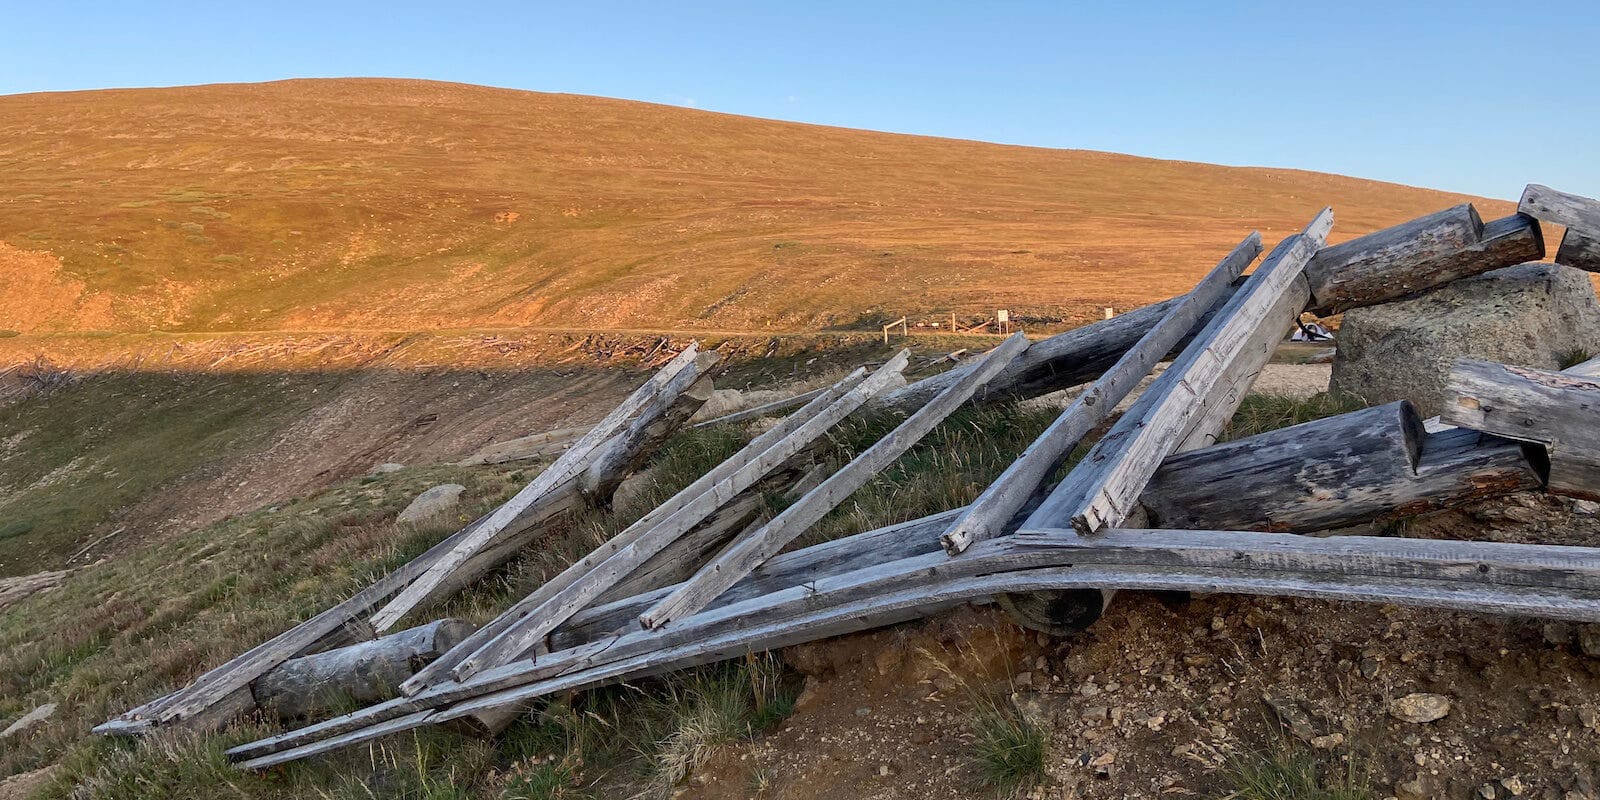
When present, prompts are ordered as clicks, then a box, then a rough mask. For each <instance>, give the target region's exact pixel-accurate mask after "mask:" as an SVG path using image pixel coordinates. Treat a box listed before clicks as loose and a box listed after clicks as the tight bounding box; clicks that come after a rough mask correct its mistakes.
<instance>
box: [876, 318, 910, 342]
mask: <svg viewBox="0 0 1600 800" xmlns="http://www.w3.org/2000/svg"><path fill="white" fill-rule="evenodd" d="M896 325H899V326H900V335H901V336H910V335H911V330H910V328H908V327H906V318H905V317H901V318H899V319H897V320H895V321H894V322H891V323H889V324H888V325H885V326H883V343H884V344H888V343H889V331H891V330H894V326H896Z"/></svg>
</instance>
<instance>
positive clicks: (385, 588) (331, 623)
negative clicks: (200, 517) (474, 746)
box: [124, 517, 487, 724]
mask: <svg viewBox="0 0 1600 800" xmlns="http://www.w3.org/2000/svg"><path fill="white" fill-rule="evenodd" d="M485 518H487V517H484V518H480V519H479V520H478V521H476V522H474V523H472V524H471V525H468V526H467V527H465V528H463V529H461V530H460V531H458V532H456V533H454V534H452V535H450V536H449V537H446V538H445V539H444V540H443V541H441V542H439V543H438V544H436V545H434V546H433V547H432V548H430V549H429V550H428V551H427V552H425V553H423V554H422V555H421V556H418V557H417V558H415V559H413V560H412V561H411V562H410V563H408V564H406V565H405V566H402V567H400V568H399V569H397V570H395V571H394V572H391V573H389V574H388V575H385V576H383V577H382V578H379V579H378V580H376V581H374V582H373V583H372V584H371V585H369V586H367V587H366V588H365V589H362V590H361V591H359V592H357V593H355V594H354V595H352V596H351V597H350V598H349V599H347V600H345V601H343V602H341V603H339V604H337V605H335V606H334V607H332V608H330V609H328V610H326V611H324V612H322V613H321V614H317V615H316V616H314V617H312V618H310V619H308V620H306V621H305V622H302V623H300V624H298V625H296V626H294V627H293V628H290V629H289V630H287V631H284V632H283V633H280V634H278V635H277V636H275V637H273V638H272V639H269V640H267V641H266V642H263V643H261V644H259V645H257V646H255V647H253V648H251V649H250V650H247V651H245V652H244V653H242V654H240V655H238V656H235V657H234V658H233V659H231V660H229V661H228V662H226V663H224V664H222V665H220V666H218V667H216V668H214V669H212V670H210V671H208V672H206V673H205V674H204V675H201V676H200V677H199V678H197V679H196V680H195V681H194V682H193V683H191V684H189V685H188V686H186V687H184V688H183V689H179V690H178V691H176V692H173V693H171V694H169V695H167V696H166V697H164V698H160V699H158V700H156V701H153V702H152V703H147V704H146V705H145V706H141V707H139V708H138V709H134V710H133V711H132V712H129V713H130V714H133V715H134V716H133V717H132V718H131V720H137V719H139V718H141V716H147V717H149V718H152V719H154V720H156V721H157V722H159V723H163V724H170V723H174V722H180V721H182V720H184V719H186V718H190V717H196V716H198V715H201V714H202V712H204V711H205V709H206V708H208V707H209V706H211V705H212V704H215V703H218V702H221V701H222V700H224V699H225V698H227V697H229V696H230V695H234V694H235V693H237V692H239V691H241V690H246V687H248V686H249V685H250V683H251V682H252V681H254V680H255V679H256V678H258V677H260V676H261V675H263V674H265V673H266V672H267V671H268V670H271V669H272V668H274V667H276V666H278V665H279V664H282V663H283V662H285V661H288V660H289V659H291V658H294V657H295V656H298V655H304V654H305V653H306V652H308V649H309V648H310V647H312V646H313V645H315V644H316V643H317V642H319V641H322V640H323V639H325V638H326V637H327V636H329V635H330V634H333V633H335V632H337V631H339V630H340V629H341V628H343V627H344V626H345V625H346V624H347V623H349V622H350V621H351V620H353V619H355V618H357V617H359V616H361V615H362V614H365V613H366V612H368V611H370V610H371V609H372V608H374V607H375V606H377V605H378V604H379V603H382V602H383V601H384V600H385V599H386V598H388V597H389V596H390V595H392V594H394V593H395V592H398V591H400V589H401V588H402V587H403V586H405V585H406V583H407V582H408V581H410V580H411V579H412V578H414V577H415V576H417V575H420V574H422V572H423V571H424V570H426V569H427V567H428V565H429V564H431V563H433V561H434V560H435V559H437V558H439V557H441V556H442V555H443V554H444V553H447V552H449V551H450V550H451V549H453V548H454V547H455V545H456V544H457V543H459V542H460V541H461V540H462V539H463V538H465V537H466V536H468V535H470V533H471V532H472V531H473V530H475V529H476V528H477V526H478V525H479V524H481V523H482V521H483V519H485ZM124 716H127V715H124Z"/></svg>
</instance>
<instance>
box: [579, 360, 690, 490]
mask: <svg viewBox="0 0 1600 800" xmlns="http://www.w3.org/2000/svg"><path fill="white" fill-rule="evenodd" d="M719 360H721V356H720V355H718V354H716V353H701V354H700V355H699V356H697V357H696V358H695V364H694V368H693V369H689V370H684V371H683V372H681V373H679V374H678V376H677V377H675V378H673V379H672V380H671V381H668V382H667V385H665V386H663V387H661V391H660V392H658V393H657V394H656V396H655V397H653V398H651V400H650V402H648V403H646V404H645V406H644V408H641V409H639V413H638V414H637V415H636V416H635V417H634V418H633V419H631V420H629V421H628V424H627V426H626V427H624V428H623V429H622V430H621V431H619V432H618V433H617V434H616V435H615V436H612V437H611V439H610V440H608V441H607V442H606V443H605V444H604V445H602V446H600V447H598V448H596V449H595V452H594V455H593V456H592V457H591V458H590V460H589V465H588V467H587V468H586V469H584V470H583V471H582V472H580V473H579V474H578V477H577V480H578V491H579V493H581V494H582V495H583V496H584V498H585V499H587V500H588V501H589V503H590V504H591V505H595V506H602V507H606V506H610V505H611V495H612V494H613V493H614V492H616V490H617V487H618V486H620V485H621V484H622V480H623V479H624V478H626V477H627V476H628V474H629V473H631V472H633V471H634V470H635V469H638V468H639V467H641V466H643V465H644V463H645V462H646V461H648V460H649V458H650V457H651V456H652V455H654V454H655V451H656V450H657V449H658V448H660V446H661V445H662V444H665V443H666V440H667V439H669V438H671V437H672V435H673V434H675V433H677V432H678V429H679V428H681V427H683V425H684V424H685V423H687V422H688V421H689V418H690V417H692V416H694V413H695V412H696V411H699V410H700V407H701V406H703V405H705V403H706V401H707V400H710V399H711V393H712V392H713V391H714V390H715V387H714V386H713V385H712V381H711V374H710V370H711V368H712V367H713V366H715V365H716V363H717V362H718V361H719Z"/></svg>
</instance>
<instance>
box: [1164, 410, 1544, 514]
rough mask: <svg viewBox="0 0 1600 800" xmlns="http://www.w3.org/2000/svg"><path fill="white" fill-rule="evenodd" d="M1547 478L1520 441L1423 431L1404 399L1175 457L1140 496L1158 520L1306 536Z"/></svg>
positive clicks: (1532, 484) (1527, 486)
mask: <svg viewBox="0 0 1600 800" xmlns="http://www.w3.org/2000/svg"><path fill="white" fill-rule="evenodd" d="M1542 484H1543V480H1542V478H1541V476H1540V474H1539V471H1538V469H1537V468H1536V467H1535V466H1534V464H1533V463H1532V462H1530V460H1529V459H1528V456H1527V454H1526V453H1525V452H1524V450H1523V446H1522V445H1520V444H1518V443H1517V442H1513V441H1510V440H1507V439H1501V438H1499V437H1495V436H1489V435H1486V434H1480V433H1478V432H1476V431H1469V430H1464V429H1456V430H1451V431H1445V432H1441V433H1436V434H1426V433H1424V432H1423V429H1422V420H1421V419H1420V418H1419V416H1418V414H1417V412H1416V409H1414V408H1413V407H1412V406H1411V404H1410V403H1407V402H1404V401H1401V402H1396V403H1389V404H1388V405H1383V406H1377V407H1375V408H1368V409H1362V410H1360V411H1354V412H1351V413H1348V414H1340V415H1338V416H1334V417H1328V418H1325V419H1320V420H1314V421H1311V422H1306V423H1303V424H1300V425H1295V426H1292V427H1288V428H1282V429H1280V430H1276V431H1269V432H1267V433H1262V434H1258V435H1256V436H1251V437H1248V438H1245V439H1239V440H1236V441H1232V442H1228V443H1226V444H1219V445H1213V446H1211V447H1207V448H1204V449H1201V450H1193V451H1190V452H1187V453H1180V454H1175V455H1172V456H1170V457H1168V458H1167V460H1166V461H1165V462H1164V463H1162V465H1161V468H1160V469H1159V470H1156V474H1155V475H1154V476H1153V477H1152V478H1151V479H1150V484H1149V486H1147V487H1145V491H1144V494H1142V495H1141V496H1140V498H1139V502H1140V503H1141V504H1142V505H1143V506H1144V508H1145V509H1146V510H1147V511H1148V512H1149V513H1150V521H1151V523H1152V524H1153V525H1154V526H1155V527H1161V528H1190V529H1200V528H1222V529H1238V530H1263V531H1286V532H1295V533H1310V532H1313V531H1320V530H1327V529H1335V528H1343V527H1348V526H1350V525H1356V524H1361V523H1366V522H1373V521H1380V520H1385V519H1395V518H1399V517H1405V516H1411V515H1414V514H1420V513H1424V512H1427V511H1436V510H1439V509H1442V508H1449V507H1452V506H1456V505H1460V504H1462V503H1465V502H1469V501H1471V500H1476V499H1480V498H1484V497H1494V496H1498V495H1503V494H1509V493H1511V492H1517V491H1524V490H1529V489H1537V488H1539V487H1540V486H1541V485H1542Z"/></svg>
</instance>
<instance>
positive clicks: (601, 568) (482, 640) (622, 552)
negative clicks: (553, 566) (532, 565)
mask: <svg viewBox="0 0 1600 800" xmlns="http://www.w3.org/2000/svg"><path fill="white" fill-rule="evenodd" d="M909 357H910V352H909V351H905V350H902V351H901V352H900V353H899V354H898V355H896V356H895V357H894V358H892V359H890V360H889V361H888V363H886V364H884V365H883V366H882V367H881V368H879V369H878V370H877V371H876V372H874V373H873V374H872V375H871V376H870V377H867V378H866V379H864V380H863V379H860V377H859V376H858V375H855V374H852V375H851V376H850V377H848V378H846V379H845V381H843V382H841V383H840V384H838V385H836V386H835V387H834V388H835V390H836V391H830V392H827V393H824V394H823V395H819V396H818V397H817V398H816V399H814V400H812V402H811V403H810V404H808V405H807V406H806V407H804V408H802V409H800V411H798V412H796V413H795V414H794V415H792V417H791V419H790V420H788V421H786V422H785V423H784V424H781V425H779V426H778V427H775V428H773V429H772V430H770V431H768V432H767V433H765V434H762V435H761V436H758V437H757V438H756V439H755V440H753V441H752V442H751V443H750V444H749V445H747V446H746V447H745V448H744V449H742V450H740V451H739V452H738V453H736V454H735V455H734V456H733V457H732V458H729V459H727V460H726V461H724V462H723V463H722V464H720V465H718V466H717V467H716V468H714V469H713V470H712V471H710V472H708V473H707V474H706V475H705V476H702V477H701V478H700V479H699V480H697V481H695V482H694V483H692V484H690V485H689V487H688V488H686V489H684V490H683V491H681V492H679V493H678V495H676V496H674V497H673V499H672V500H669V501H668V505H669V506H676V509H675V510H673V511H672V512H671V513H669V514H666V515H665V516H662V515H657V514H654V513H652V514H651V515H648V516H647V517H646V524H645V525H639V524H637V523H636V524H635V525H633V526H629V528H628V529H626V530H624V531H623V532H622V533H621V534H618V535H617V536H615V537H613V538H612V539H611V540H610V541H609V542H607V543H606V544H605V545H602V546H601V547H600V548H599V549H597V550H596V551H594V552H593V553H590V554H589V556H586V557H585V558H583V559H581V560H580V561H579V562H578V564H577V565H574V567H575V568H576V567H578V566H579V565H581V566H582V567H583V568H584V569H583V571H582V572H581V573H579V572H578V570H577V569H575V568H569V569H568V570H567V571H565V572H563V573H562V574H561V575H559V576H557V578H556V579H555V580H554V581H551V582H548V583H546V584H545V585H544V586H541V587H540V588H539V589H538V590H536V591H535V592H534V593H533V594H531V595H529V596H528V597H527V598H524V600H523V601H521V602H519V603H517V604H516V605H515V606H513V607H512V608H511V609H510V610H509V611H507V612H506V613H504V614H502V615H501V616H500V617H499V618H497V619H496V620H495V621H494V622H493V623H491V625H489V626H485V628H484V630H490V631H492V632H491V633H490V634H487V635H485V636H480V637H475V638H474V639H472V640H471V641H468V642H465V643H463V648H462V649H463V650H465V652H466V653H468V655H466V656H464V657H462V658H460V660H459V662H458V663H456V664H455V666H454V667H453V674H454V677H455V678H456V679H457V680H462V679H465V678H468V677H471V676H472V675H474V674H476V673H478V672H479V671H482V670H483V669H486V668H489V667H496V666H499V665H501V664H504V663H506V662H509V661H512V660H515V659H517V658H519V657H522V656H523V654H524V653H526V652H527V651H529V650H531V649H532V648H533V647H534V646H535V645H537V644H538V643H539V642H541V641H543V640H544V637H545V635H546V634H548V633H549V632H550V631H552V630H555V629H556V628H557V627H558V626H560V625H561V624H562V623H564V622H566V621H567V620H568V619H570V618H571V617H572V615H573V614H576V613H577V612H579V611H581V610H583V608H584V607H585V606H587V605H588V604H589V603H590V602H591V601H593V600H594V599H595V598H596V597H599V596H600V595H601V594H603V593H604V592H605V591H607V590H608V589H610V588H611V587H613V586H615V585H616V584H617V583H619V582H620V581H622V580H623V579H625V578H627V577H628V576H629V575H631V574H633V572H634V570H636V569H638V568H639V567H641V566H643V565H644V564H645V563H646V562H647V561H649V560H650V558H651V557H652V556H654V555H655V554H656V553H659V552H661V551H662V550H663V549H665V548H666V547H667V546H668V545H670V544H672V543H673V542H675V541H677V540H678V539H679V538H680V537H681V536H683V535H684V534H685V533H688V532H689V531H690V530H691V529H693V528H694V527H695V526H696V525H698V524H700V523H701V522H703V521H705V520H706V519H707V518H708V517H710V516H711V515H712V514H713V513H715V512H716V511H717V509H719V508H721V507H723V506H724V505H726V504H728V503H729V502H731V501H732V500H733V499H734V498H736V497H738V496H739V495H740V494H741V493H742V492H744V490H746V489H748V488H750V487H751V486H754V485H755V484H756V483H757V482H758V481H760V480H761V479H762V478H763V477H765V476H766V475H768V474H769V473H771V472H772V470H774V469H776V468H777V467H779V466H781V465H782V464H783V463H784V462H786V461H788V460H789V459H790V458H792V457H794V456H795V455H796V454H797V453H799V452H800V451H801V450H804V449H805V448H807V447H809V446H810V445H811V443H812V442H814V441H816V440H817V439H818V437H820V436H822V435H823V434H825V433H826V432H827V431H828V430H830V429H831V428H833V427H834V426H835V425H837V424H839V422H841V421H843V420H844V419H845V418H846V417H848V416H849V415H850V414H851V413H853V412H854V411H855V410H856V409H858V408H860V407H861V405H862V404H864V403H865V402H866V401H867V400H868V399H869V398H870V397H872V395H874V394H876V393H878V392H880V391H883V389H884V388H885V387H887V386H889V385H890V384H891V382H892V381H894V379H895V378H897V377H898V376H899V375H900V371H901V370H902V369H904V368H905V365H906V361H907V360H908V359H909ZM830 399H831V400H830ZM775 434H776V435H775ZM469 647H470V648H471V649H467V648H469ZM419 683H420V682H419ZM417 688H420V686H419V685H418V684H412V686H410V687H408V689H417Z"/></svg>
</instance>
